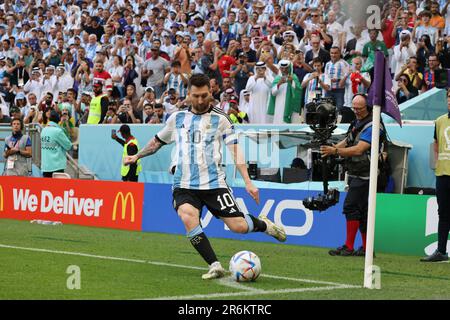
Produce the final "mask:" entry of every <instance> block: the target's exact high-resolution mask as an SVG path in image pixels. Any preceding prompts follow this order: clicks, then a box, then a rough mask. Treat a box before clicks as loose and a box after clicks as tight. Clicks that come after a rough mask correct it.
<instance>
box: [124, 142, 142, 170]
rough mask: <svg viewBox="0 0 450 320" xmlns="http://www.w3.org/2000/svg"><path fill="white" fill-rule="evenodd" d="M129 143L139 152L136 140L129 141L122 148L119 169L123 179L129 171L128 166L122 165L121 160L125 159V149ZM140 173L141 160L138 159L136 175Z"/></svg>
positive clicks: (126, 152)
mask: <svg viewBox="0 0 450 320" xmlns="http://www.w3.org/2000/svg"><path fill="white" fill-rule="evenodd" d="M130 143H132V144H134V145H136V147H137V148H138V152H139V143H138V141H137V140H136V139H131V140H130V141H128V142H127V143H125V145H124V146H123V154H122V167H121V168H120V174H121V175H122V177H125V176H126V175H127V174H128V172H129V171H130V166H129V165H128V166H126V165H124V164H123V160H124V159H125V157H127V156H128V150H127V147H128V145H129V144H130ZM141 171H142V165H141V159H139V160H138V161H137V168H136V175H138V174H139V172H141Z"/></svg>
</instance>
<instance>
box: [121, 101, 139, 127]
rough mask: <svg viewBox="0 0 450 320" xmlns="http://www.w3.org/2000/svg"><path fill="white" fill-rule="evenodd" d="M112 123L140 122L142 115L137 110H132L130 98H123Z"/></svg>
mask: <svg viewBox="0 0 450 320" xmlns="http://www.w3.org/2000/svg"><path fill="white" fill-rule="evenodd" d="M114 123H142V117H141V115H140V114H139V113H138V112H135V111H133V108H132V106H131V101H130V99H128V98H125V99H124V100H123V104H122V105H121V106H120V107H119V110H117V117H115V118H114Z"/></svg>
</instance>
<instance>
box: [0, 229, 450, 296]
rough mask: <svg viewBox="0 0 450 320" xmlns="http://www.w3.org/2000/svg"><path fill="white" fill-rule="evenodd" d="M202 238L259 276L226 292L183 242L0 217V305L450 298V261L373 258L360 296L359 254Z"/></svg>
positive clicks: (226, 258) (220, 254) (161, 236)
mask: <svg viewBox="0 0 450 320" xmlns="http://www.w3.org/2000/svg"><path fill="white" fill-rule="evenodd" d="M210 240H211V243H212V245H213V247H214V249H215V250H216V253H217V255H218V258H219V260H220V261H221V262H222V265H223V266H224V267H225V268H226V269H227V268H228V262H229V259H230V257H231V256H233V254H235V253H236V252H238V251H241V250H251V251H253V252H255V253H256V254H257V255H258V256H259V257H260V259H261V263H262V274H263V275H262V276H261V277H260V278H259V279H258V280H257V281H256V282H254V283H243V284H241V285H242V287H239V286H238V287H233V286H235V285H236V283H235V282H234V281H230V280H229V279H228V280H227V279H225V280H221V281H218V280H213V281H204V280H202V279H201V274H202V273H204V272H206V270H207V266H206V264H205V263H204V262H203V261H202V259H201V258H200V256H199V255H198V254H197V253H196V251H195V250H194V248H192V246H191V245H190V243H189V241H187V239H186V238H185V237H183V236H178V235H166V234H157V233H141V232H128V231H119V230H111V229H101V228H89V227H81V226H74V225H63V226H45V225H35V224H30V223H29V222H28V221H14V220H0V270H1V272H0V288H1V290H0V299H144V298H145V299H147V298H150V299H154V298H168V297H184V298H194V299H208V298H213V299H223V300H226V299H286V300H287V299H408V300H409V299H450V264H449V263H438V264H425V263H420V262H419V257H411V256H399V255H392V254H382V253H377V257H376V258H375V259H374V264H375V265H377V266H379V267H380V268H381V289H380V290H367V289H363V288H361V285H362V282H363V269H364V258H361V257H331V256H329V255H328V253H327V251H328V250H327V249H323V248H313V247H301V246H293V245H283V244H278V245H277V244H270V243H258V242H252V241H236V240H225V239H210ZM5 246H15V247H22V248H35V249H46V250H50V251H63V252H71V253H82V254H88V255H95V256H97V257H91V256H80V255H68V254H62V253H51V252H37V251H30V250H24V249H17V248H8V247H5ZM101 257H117V258H125V259H129V260H133V261H125V260H111V259H106V258H101ZM149 261H150V263H149ZM158 263H164V264H163V265H158ZM166 264H176V265H182V266H185V267H174V266H169V265H166ZM70 265H76V266H79V267H80V270H81V289H80V290H69V289H67V286H66V282H67V279H68V277H69V276H70V274H67V273H66V270H67V268H68V266H70ZM189 267H194V268H189ZM195 267H197V268H198V269H195ZM277 277H281V278H277ZM307 279H309V280H314V281H317V282H314V281H313V282H305V281H304V280H307ZM298 280H301V281H298ZM327 282H332V283H338V284H345V285H351V286H357V287H350V288H348V287H346V288H344V287H339V286H338V285H336V284H331V285H330V284H328V283H327Z"/></svg>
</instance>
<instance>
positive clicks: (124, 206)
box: [2, 191, 134, 222]
mask: <svg viewBox="0 0 450 320" xmlns="http://www.w3.org/2000/svg"><path fill="white" fill-rule="evenodd" d="M119 200H120V202H121V204H122V220H125V217H126V213H127V210H126V209H127V205H128V200H130V202H131V204H130V207H131V222H134V197H133V194H132V193H131V192H128V193H127V194H126V196H124V195H123V193H122V191H119V192H118V193H117V195H116V198H115V199H114V206H113V214H112V220H113V221H116V215H117V204H118V202H119ZM2 204H3V202H2Z"/></svg>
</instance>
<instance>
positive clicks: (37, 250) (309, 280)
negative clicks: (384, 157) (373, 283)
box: [0, 244, 353, 287]
mask: <svg viewBox="0 0 450 320" xmlns="http://www.w3.org/2000/svg"><path fill="white" fill-rule="evenodd" d="M0 248H7V249H16V250H26V251H34V252H44V253H54V254H64V255H70V256H80V257H87V258H95V259H104V260H115V261H124V262H134V263H143V264H151V265H155V266H164V267H174V268H183V269H191V270H208V268H205V267H194V266H187V265H181V264H174V263H167V262H159V261H149V260H139V259H129V258H120V257H110V256H100V255H94V254H88V253H81V252H70V251H60V250H50V249H40V248H27V247H18V246H10V245H6V244H0ZM260 276H261V277H266V278H272V279H280V280H288V281H296V282H305V283H316V284H325V285H331V286H335V287H336V286H338V287H342V286H347V287H353V286H352V285H349V284H343V283H335V282H326V281H320V280H311V279H300V278H290V277H283V276H276V275H270V274H261V275H260Z"/></svg>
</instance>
